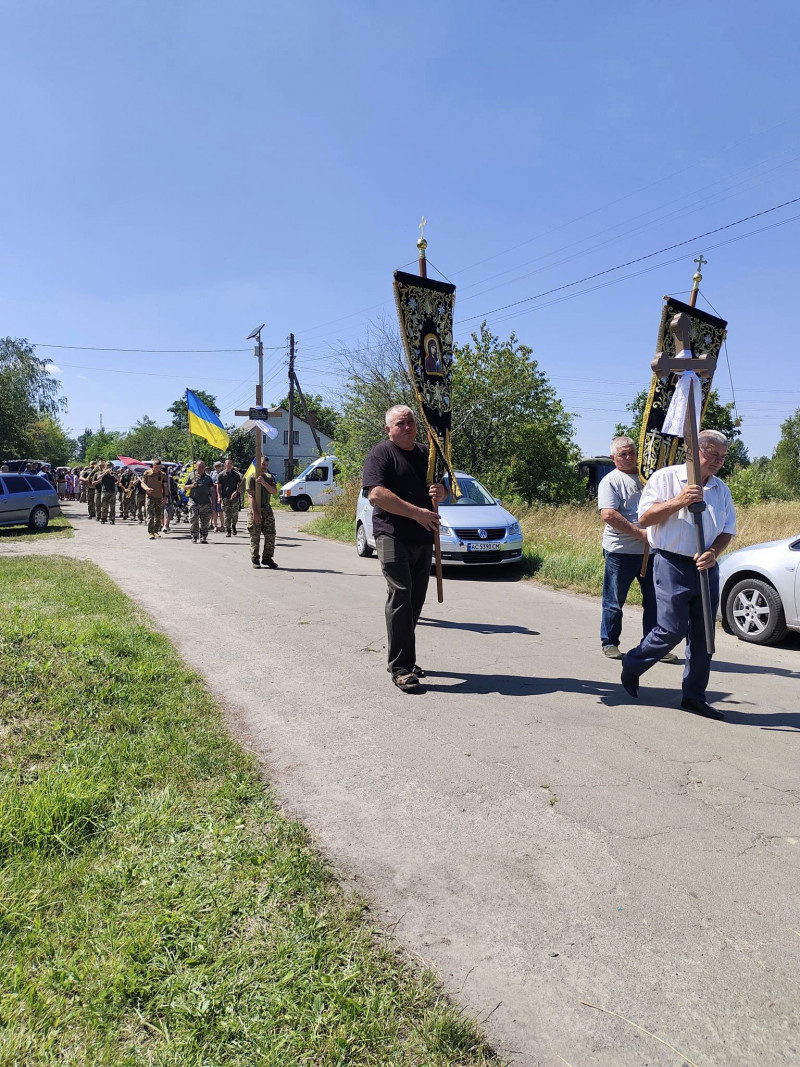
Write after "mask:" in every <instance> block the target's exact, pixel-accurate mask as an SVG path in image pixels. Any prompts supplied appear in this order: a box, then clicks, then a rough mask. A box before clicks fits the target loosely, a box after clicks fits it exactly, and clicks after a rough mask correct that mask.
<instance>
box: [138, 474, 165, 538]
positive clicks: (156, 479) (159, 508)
mask: <svg viewBox="0 0 800 1067" xmlns="http://www.w3.org/2000/svg"><path fill="white" fill-rule="evenodd" d="M139 481H140V482H141V484H142V485H143V486H144V491H145V493H146V494H147V533H148V535H149V537H150V540H151V541H154V540H155V539H156V538H157V537H160V536H161V523H162V521H163V519H164V494H165V493H166V491H167V476H166V474H165V473H164V471H163V470H162V469H161V460H160V459H154V460H153V466H152V467H151V468H150V470H149V471H145V472H144V473H143V474H142V475H141V477H140V478H139Z"/></svg>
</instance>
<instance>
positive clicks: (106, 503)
mask: <svg viewBox="0 0 800 1067" xmlns="http://www.w3.org/2000/svg"><path fill="white" fill-rule="evenodd" d="M116 515H117V494H116V490H114V489H106V490H104V491H103V495H102V497H101V501H100V521H101V522H105V521H106V520H107V519H111V521H112V522H113V521H114V519H115V518H116Z"/></svg>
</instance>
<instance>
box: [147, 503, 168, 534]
mask: <svg viewBox="0 0 800 1067" xmlns="http://www.w3.org/2000/svg"><path fill="white" fill-rule="evenodd" d="M163 519H164V501H163V500H162V499H161V497H160V496H159V497H153V496H149V497H148V498H147V532H148V533H151V534H157V533H161V523H162V521H163Z"/></svg>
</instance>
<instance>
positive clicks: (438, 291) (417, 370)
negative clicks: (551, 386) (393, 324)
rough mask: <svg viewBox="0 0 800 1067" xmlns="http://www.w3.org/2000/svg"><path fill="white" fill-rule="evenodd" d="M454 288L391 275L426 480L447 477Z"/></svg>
mask: <svg viewBox="0 0 800 1067" xmlns="http://www.w3.org/2000/svg"><path fill="white" fill-rule="evenodd" d="M455 293H456V287H455V286H454V285H450V284H449V283H448V282H440V281H436V280H435V279H433V278H420V277H419V276H417V275H416V274H405V273H404V272H403V271H399V270H397V271H395V272H394V297H395V302H396V304H397V314H398V317H399V319H400V334H401V336H402V338H403V347H404V349H405V353H406V360H407V361H408V370H409V373H410V375H411V384H412V386H413V388H414V393H415V394H416V397H417V401H418V402H419V406H420V411H421V413H422V418H423V421H424V423H425V429H426V430H427V431H428V440H429V442H430V445H429V453H428V480H429V481H437V482H438V481H441V479H442V477H443V476H444V475H445V473H446V474H448V475H449V477H450V491H451V493H452V494H453V495H454V496H458V483H457V482H456V479H455V476H454V474H453V463H452V446H451V439H450V434H451V422H452V409H451V400H452V383H453V307H454V305H455Z"/></svg>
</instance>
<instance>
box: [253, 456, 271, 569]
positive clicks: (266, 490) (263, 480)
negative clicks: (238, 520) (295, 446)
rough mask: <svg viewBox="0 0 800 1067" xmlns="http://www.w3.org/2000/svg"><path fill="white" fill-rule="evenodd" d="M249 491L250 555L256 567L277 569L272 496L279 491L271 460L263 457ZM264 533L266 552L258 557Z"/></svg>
mask: <svg viewBox="0 0 800 1067" xmlns="http://www.w3.org/2000/svg"><path fill="white" fill-rule="evenodd" d="M247 492H248V493H249V495H250V521H249V522H248V524H247V531H248V533H249V534H250V556H251V558H252V560H253V566H254V567H256V568H259V569H260V568H261V566H262V565H263V566H264V567H269V568H270V569H271V570H275V569H276V568H277V566H278V564H277V563H276V562H275V560H274V559H273V558H272V557H273V556H274V555H275V516H274V515H273V513H272V503H271V501H270V497H273V496H275V495H276V494H277V492H278V486H277V483H276V481H275V476H274V475H273V474H270V470H269V460H268V459H267V457H266V456H262V457H261V471H260V472H259V473H258V474H256V473H253V474H251V475H250V477H249V478H248V479H247ZM262 534H263V535H264V552H263V555H262V556H261V560H260V561H259V558H258V546H259V541H260V539H261V535H262Z"/></svg>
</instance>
